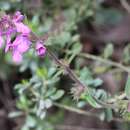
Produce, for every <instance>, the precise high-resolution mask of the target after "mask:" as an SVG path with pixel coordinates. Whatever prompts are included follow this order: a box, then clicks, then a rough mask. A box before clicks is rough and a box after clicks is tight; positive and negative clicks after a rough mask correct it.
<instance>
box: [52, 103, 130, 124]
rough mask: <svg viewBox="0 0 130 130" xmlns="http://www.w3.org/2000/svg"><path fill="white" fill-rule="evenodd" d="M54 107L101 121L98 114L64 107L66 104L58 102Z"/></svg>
mask: <svg viewBox="0 0 130 130" xmlns="http://www.w3.org/2000/svg"><path fill="white" fill-rule="evenodd" d="M53 105H54V106H56V107H59V108H62V109H65V110H68V111H71V112H75V113H77V114H81V115H84V116H91V117H95V118H97V119H100V117H99V114H96V113H91V112H87V111H85V110H81V109H78V108H74V107H71V106H67V105H64V104H60V103H57V102H54V103H53ZM112 120H113V121H117V122H128V121H125V120H122V119H121V118H113V119H112Z"/></svg>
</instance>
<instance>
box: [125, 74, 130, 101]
mask: <svg viewBox="0 0 130 130" xmlns="http://www.w3.org/2000/svg"><path fill="white" fill-rule="evenodd" d="M125 93H126V96H127V98H128V99H130V76H129V75H128V79H127V82H126V85H125Z"/></svg>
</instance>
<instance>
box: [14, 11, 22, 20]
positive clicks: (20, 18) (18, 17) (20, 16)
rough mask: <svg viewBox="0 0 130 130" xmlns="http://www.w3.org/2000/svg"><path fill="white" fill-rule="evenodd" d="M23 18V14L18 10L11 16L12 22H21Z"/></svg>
mask: <svg viewBox="0 0 130 130" xmlns="http://www.w3.org/2000/svg"><path fill="white" fill-rule="evenodd" d="M23 19H24V15H22V14H21V12H20V11H17V12H15V14H14V16H13V21H14V22H22V21H23Z"/></svg>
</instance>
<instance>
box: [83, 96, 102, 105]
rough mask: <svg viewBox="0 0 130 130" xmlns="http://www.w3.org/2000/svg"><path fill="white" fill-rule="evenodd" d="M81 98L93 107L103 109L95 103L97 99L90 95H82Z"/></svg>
mask: <svg viewBox="0 0 130 130" xmlns="http://www.w3.org/2000/svg"><path fill="white" fill-rule="evenodd" d="M81 98H82V99H84V100H86V101H87V102H88V103H89V104H90V105H91V106H92V107H94V108H101V106H100V105H99V104H98V103H97V102H96V101H95V99H94V98H93V97H92V96H91V95H90V94H87V95H86V94H82V95H81Z"/></svg>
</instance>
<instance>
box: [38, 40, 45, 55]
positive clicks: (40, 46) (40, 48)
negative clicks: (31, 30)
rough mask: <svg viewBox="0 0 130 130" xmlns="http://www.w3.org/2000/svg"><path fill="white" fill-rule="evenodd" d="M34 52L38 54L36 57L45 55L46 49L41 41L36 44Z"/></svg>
mask: <svg viewBox="0 0 130 130" xmlns="http://www.w3.org/2000/svg"><path fill="white" fill-rule="evenodd" d="M36 52H37V54H38V56H41V57H42V56H44V55H45V53H46V47H45V46H44V45H43V42H42V41H38V42H37V43H36Z"/></svg>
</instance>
